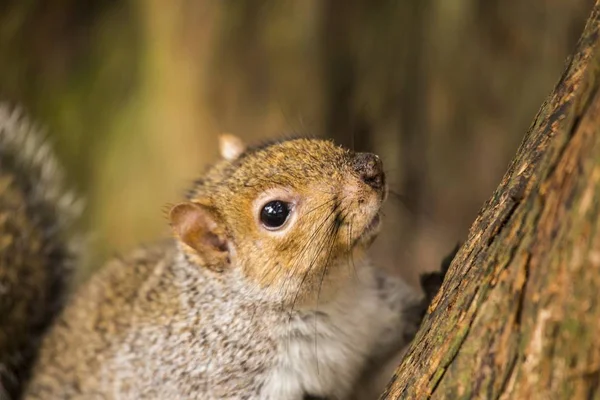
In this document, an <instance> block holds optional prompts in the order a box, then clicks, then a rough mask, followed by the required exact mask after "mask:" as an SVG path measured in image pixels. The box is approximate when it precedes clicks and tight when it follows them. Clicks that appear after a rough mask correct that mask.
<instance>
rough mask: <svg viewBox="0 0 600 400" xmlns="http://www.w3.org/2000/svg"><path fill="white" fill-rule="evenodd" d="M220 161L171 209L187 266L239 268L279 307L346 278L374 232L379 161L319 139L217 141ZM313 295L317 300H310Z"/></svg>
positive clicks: (381, 182)
mask: <svg viewBox="0 0 600 400" xmlns="http://www.w3.org/2000/svg"><path fill="white" fill-rule="evenodd" d="M220 147H221V155H222V160H220V161H219V162H218V163H217V164H215V165H214V166H212V168H210V169H209V170H208V171H207V173H206V174H205V176H204V177H203V178H202V179H200V180H198V181H197V183H196V185H195V187H194V188H193V189H192V190H191V191H190V194H189V196H188V197H189V198H188V201H186V202H183V203H180V204H178V205H176V206H174V207H173V208H172V209H171V211H170V221H171V226H172V228H173V230H174V233H175V235H176V237H177V238H178V239H179V241H180V242H181V243H182V245H183V246H182V248H183V250H184V252H185V254H186V255H187V256H188V258H189V259H191V260H193V261H194V262H195V264H197V265H198V266H199V267H206V268H210V269H212V270H215V271H219V272H222V273H225V272H226V271H227V270H230V269H239V270H240V271H241V272H242V273H243V275H244V276H245V277H247V278H248V280H250V281H251V282H253V283H254V284H256V285H258V287H260V288H261V291H262V292H263V293H270V294H272V295H273V296H275V297H278V299H277V300H278V301H280V302H283V303H285V302H293V303H294V304H297V302H298V301H299V302H303V301H306V300H308V299H310V298H311V297H312V298H314V296H315V295H318V296H321V300H323V296H322V293H321V292H322V290H323V295H324V294H325V293H326V292H327V290H326V289H327V288H326V287H323V285H324V281H325V282H326V283H325V286H328V287H329V286H332V285H333V286H335V284H342V283H343V282H344V281H345V279H346V278H350V277H352V276H353V274H354V273H355V271H352V268H353V267H352V263H355V262H358V261H359V259H360V258H361V257H362V255H363V253H364V250H365V249H366V248H367V247H368V246H369V245H370V244H371V243H372V241H373V239H374V238H375V236H376V234H377V232H378V229H379V225H380V217H379V216H380V208H381V205H382V203H383V201H384V200H385V198H386V196H387V187H386V183H385V175H384V172H383V168H382V163H381V161H380V159H379V157H378V156H376V155H374V154H370V153H355V152H353V151H350V150H347V149H344V148H342V147H340V146H337V145H335V144H334V143H332V142H331V141H328V140H321V139H290V140H285V141H281V142H275V143H271V144H268V145H263V146H258V147H254V148H246V147H245V145H244V144H243V143H242V141H241V140H240V139H238V138H236V137H234V136H231V135H224V136H222V137H221V141H220ZM317 293H318V294H317Z"/></svg>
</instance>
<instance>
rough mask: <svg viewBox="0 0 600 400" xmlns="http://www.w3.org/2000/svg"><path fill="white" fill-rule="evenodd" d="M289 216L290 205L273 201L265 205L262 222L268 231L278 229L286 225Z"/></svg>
mask: <svg viewBox="0 0 600 400" xmlns="http://www.w3.org/2000/svg"><path fill="white" fill-rule="evenodd" d="M289 215H290V204H289V203H286V202H285V201H281V200H273V201H270V202H268V203H267V204H265V205H264V206H263V208H262V210H261V211H260V222H262V224H263V226H264V227H265V228H267V229H277V228H279V227H281V226H282V225H283V224H285V221H287V218H288V216H289Z"/></svg>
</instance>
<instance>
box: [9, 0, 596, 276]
mask: <svg viewBox="0 0 600 400" xmlns="http://www.w3.org/2000/svg"><path fill="white" fill-rule="evenodd" d="M591 5H592V0H570V1H568V2H567V1H564V0H405V1H393V0H372V1H367V0H360V1H359V0H347V1H344V2H341V1H334V0H329V1H319V0H296V1H291V0H260V1H258V0H257V1H246V2H222V1H209V0H205V1H195V2H192V1H185V0H172V1H169V2H167V1H161V0H121V1H119V0H94V1H86V2H83V1H77V0H46V1H42V0H3V2H2V3H1V4H0V98H2V99H5V100H9V101H12V102H14V103H18V104H21V105H22V106H23V107H24V108H26V109H27V110H28V111H29V112H30V113H31V114H33V115H34V116H35V117H36V118H37V120H38V121H40V122H42V123H43V124H44V125H45V126H47V127H48V130H49V132H50V134H51V136H52V138H53V140H54V141H55V142H56V144H57V147H58V150H59V152H60V155H61V157H62V158H63V159H64V160H65V163H66V165H67V167H68V171H69V173H70V176H71V177H72V178H73V181H74V182H75V184H76V185H77V186H78V187H79V188H80V190H81V191H82V192H84V193H85V194H86V196H87V197H88V199H89V213H88V220H87V224H88V225H90V226H91V227H92V229H93V232H95V239H94V241H93V244H94V248H95V249H96V250H97V251H96V258H104V257H106V256H107V255H108V254H110V253H113V252H114V251H123V250H125V249H126V248H128V247H130V246H132V245H134V244H137V243H139V242H141V241H146V240H151V239H153V238H155V237H157V236H158V235H161V234H165V233H166V229H165V227H166V223H165V221H164V219H163V218H162V212H161V207H162V206H163V205H164V204H165V203H167V202H173V201H177V199H178V197H179V195H180V194H181V193H182V192H183V190H184V189H185V188H186V186H187V184H188V182H190V181H191V180H192V179H193V178H194V177H195V176H197V175H198V174H199V173H201V171H202V170H203V168H204V166H205V165H206V164H207V163H210V162H211V161H212V160H214V158H215V157H216V135H217V134H218V133H220V132H223V131H228V132H232V133H235V134H238V135H240V136H242V137H244V138H246V139H247V140H257V139H259V138H265V137H272V136H277V135H281V134H285V133H290V132H295V133H303V134H310V135H318V136H328V137H333V138H335V139H336V140H337V141H338V142H340V143H343V144H345V145H347V146H351V147H353V148H356V149H357V150H371V151H376V152H378V153H380V154H381V155H382V156H383V158H384V162H385V164H386V167H387V170H388V176H389V181H390V183H391V188H392V190H393V191H394V193H396V194H394V195H392V196H391V197H390V201H389V204H388V207H387V210H386V220H387V221H386V228H385V229H386V230H387V231H388V232H387V234H385V233H384V235H382V237H381V239H380V240H379V241H378V242H377V243H376V246H375V249H374V253H375V254H374V255H375V257H376V259H377V260H378V261H379V262H381V263H382V264H383V265H386V266H389V267H397V265H396V264H397V263H398V261H397V260H402V262H401V264H402V268H404V272H405V273H406V274H408V276H409V277H412V278H414V277H415V276H416V271H418V270H423V269H434V268H437V266H438V264H439V260H440V259H441V258H442V256H443V254H444V252H447V251H448V250H449V249H450V248H451V247H452V246H453V244H454V243H455V242H456V241H458V240H460V239H462V238H464V237H465V235H466V230H467V229H468V227H469V224H470V223H471V221H472V220H473V218H474V217H475V215H476V213H477V211H478V209H479V207H480V206H481V204H482V203H483V201H485V200H486V199H487V197H488V196H489V195H490V194H491V192H492V190H493V189H494V188H495V186H496V185H497V183H498V182H499V180H500V178H501V176H502V174H503V173H504V170H505V168H506V166H507V164H508V162H509V160H510V159H511V157H512V155H513V154H514V153H515V151H516V148H517V146H518V144H519V142H520V140H521V139H522V137H523V135H524V134H525V133H526V131H527V127H528V125H529V124H530V122H531V121H532V119H533V117H534V115H535V112H536V110H537V108H538V107H539V105H540V104H541V103H542V101H543V100H544V97H545V95H546V94H547V93H548V92H549V91H550V89H551V88H552V85H553V84H554V83H555V82H556V81H557V80H558V78H559V76H560V74H561V72H562V69H563V66H564V62H565V58H566V57H567V55H568V54H569V53H570V51H571V50H572V49H573V48H574V44H575V41H576V40H577V37H578V36H579V33H580V32H581V30H582V29H583V24H584V22H585V18H586V17H587V14H588V12H589V11H590V10H591Z"/></svg>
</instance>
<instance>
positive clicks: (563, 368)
mask: <svg viewBox="0 0 600 400" xmlns="http://www.w3.org/2000/svg"><path fill="white" fill-rule="evenodd" d="M599 32H600V0H598V1H597V3H596V5H595V6H594V9H593V11H592V14H591V16H590V18H589V20H588V23H587V25H586V28H585V31H584V33H583V35H582V37H581V39H580V41H579V43H578V46H577V49H576V52H575V54H574V56H573V57H572V58H571V60H570V62H569V64H568V66H567V68H566V71H565V73H564V75H563V77H562V78H561V79H560V81H559V83H558V84H557V86H556V87H555V89H554V91H553V93H552V94H551V95H550V96H549V98H548V99H547V101H546V102H545V103H544V104H543V105H542V107H541V109H540V111H539V112H538V115H537V116H536V118H535V120H534V122H533V124H532V126H531V128H530V130H529V132H528V134H527V135H526V137H525V139H524V141H523V143H522V145H521V147H520V148H519V150H518V153H517V155H516V156H515V158H514V160H513V161H512V163H511V164H510V166H509V169H508V172H507V173H506V175H505V176H504V178H503V180H502V182H501V183H500V185H499V187H498V188H497V189H496V191H495V193H494V194H493V196H492V198H491V199H490V200H489V201H488V202H487V203H486V204H485V205H484V207H483V209H482V210H481V212H480V214H479V216H478V217H477V219H476V221H475V222H474V223H473V225H472V227H471V230H470V233H469V238H468V240H467V241H466V242H465V244H464V245H463V246H462V248H461V249H460V250H459V252H458V254H457V256H456V257H455V259H454V261H453V263H452V266H451V267H450V270H449V272H448V274H447V276H446V279H445V282H444V284H443V285H442V289H441V291H440V293H439V294H438V296H437V297H436V298H435V299H434V301H433V303H432V305H431V306H430V309H429V311H428V314H427V316H426V318H425V320H424V322H423V325H422V327H421V329H420V331H419V333H418V334H417V337H416V338H415V340H414V342H413V344H412V345H411V347H410V349H409V351H408V353H407V356H406V357H405V359H404V360H403V362H402V364H401V365H400V366H399V367H398V369H397V371H396V373H395V374H394V376H393V378H392V381H391V383H390V385H389V386H388V389H387V390H386V392H385V393H384V394H383V395H382V399H426V398H432V399H442V398H445V399H463V398H486V399H534V398H540V399H592V398H600V339H599V338H598V337H597V336H599V335H600V91H599V90H598V88H599V86H600V37H599Z"/></svg>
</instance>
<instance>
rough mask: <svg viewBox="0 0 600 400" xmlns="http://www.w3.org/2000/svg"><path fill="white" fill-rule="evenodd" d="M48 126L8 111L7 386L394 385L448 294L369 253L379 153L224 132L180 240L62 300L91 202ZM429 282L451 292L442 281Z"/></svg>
mask: <svg viewBox="0 0 600 400" xmlns="http://www.w3.org/2000/svg"><path fill="white" fill-rule="evenodd" d="M34 133H35V132H32V131H31V129H29V126H28V124H27V122H26V121H24V119H23V118H22V117H20V116H19V115H18V114H15V113H11V112H10V111H8V110H7V109H3V108H0V146H1V147H0V279H1V281H0V284H1V286H0V288H4V287H8V290H5V289H4V290H2V291H0V379H1V380H0V390H2V391H1V392H0V398H18V397H19V396H20V395H21V392H23V397H24V398H26V399H51V398H86V399H88V398H202V399H277V400H288V399H289V400H303V399H317V398H318V399H330V400H334V399H340V400H341V399H373V398H377V396H378V394H379V393H380V392H381V391H382V390H383V389H384V388H383V387H382V385H384V384H385V380H387V378H388V377H389V376H391V373H392V371H393V368H394V366H395V364H396V362H397V360H398V356H399V355H401V354H402V351H403V349H404V348H405V347H406V345H407V344H408V343H409V342H410V340H411V339H412V337H413V336H414V334H415V332H416V330H417V329H418V326H419V324H420V321H421V318H422V315H423V313H424V311H425V309H426V307H427V305H428V302H429V300H430V298H431V296H430V294H427V295H426V296H425V297H423V296H422V295H421V294H419V293H418V292H417V291H415V290H414V289H412V288H411V287H409V286H408V285H407V284H406V283H404V282H403V281H402V280H401V279H399V278H396V277H392V276H389V275H387V274H386V273H385V272H384V271H383V270H381V269H379V268H376V267H375V266H373V265H372V264H371V263H370V262H369V261H368V258H367V256H366V254H365V252H366V250H367V249H368V247H369V246H370V244H371V243H372V241H373V240H374V239H375V237H376V236H377V233H378V229H379V226H380V223H381V217H380V208H381V205H382V204H383V202H384V201H385V199H386V196H387V186H386V182H385V174H384V173H383V168H382V163H381V160H380V159H379V157H377V156H376V155H374V154H370V153H355V152H353V151H350V150H347V149H344V148H342V147H339V146H336V145H335V144H333V143H332V142H331V141H327V140H321V139H302V138H299V139H290V140H283V141H275V142H272V143H268V144H265V145H261V146H256V147H246V146H245V145H244V144H243V143H242V142H241V141H240V140H239V139H238V138H236V137H234V136H231V135H224V136H222V137H221V141H220V149H221V155H222V159H221V160H220V161H219V162H218V163H216V164H215V165H213V166H212V167H211V168H210V169H209V170H208V172H206V173H205V175H204V176H203V177H202V179H200V180H198V181H197V182H196V184H195V185H194V187H193V188H192V190H191V191H190V192H189V194H188V197H187V199H185V200H184V201H182V202H181V203H179V204H177V205H174V206H173V207H171V209H170V211H169V215H168V218H169V222H170V225H171V227H172V230H173V233H174V238H173V239H166V240H164V241H162V242H159V243H156V244H153V245H149V246H145V247H140V248H139V249H137V250H135V251H133V252H132V253H131V254H130V255H128V256H126V257H123V258H119V259H115V260H112V261H111V262H109V263H108V265H106V266H105V267H104V268H103V269H101V270H100V271H99V272H98V273H97V274H96V275H95V276H94V277H92V278H91V279H90V281H89V282H87V283H86V284H84V285H83V286H82V287H81V288H79V289H78V290H77V291H75V292H74V293H73V295H72V296H69V299H68V301H67V302H66V305H65V307H64V310H63V309H62V308H63V307H62V304H63V299H64V297H65V293H67V288H68V286H69V285H68V281H69V276H70V272H71V271H72V270H73V268H74V262H75V260H76V256H77V253H78V250H77V246H76V245H75V244H74V241H73V240H72V239H71V238H72V237H73V236H69V234H68V233H69V231H70V230H71V226H72V224H73V221H75V220H76V217H77V214H78V210H77V208H78V207H77V206H76V202H74V201H73V200H72V196H69V195H64V194H63V193H64V189H63V183H62V177H61V173H60V171H59V168H58V166H57V165H56V162H55V161H54V158H53V156H52V155H51V154H50V152H49V151H48V148H47V146H45V145H42V144H40V143H39V140H38V139H36V138H35V137H34ZM28 141H30V142H28ZM22 143H29V144H28V145H26V146H23V145H22ZM27 146H29V147H27ZM6 182H8V183H6ZM3 188H8V190H6V189H3ZM19 213H22V214H23V215H22V216H21V215H20V214H19ZM75 237H76V236H75ZM6 238H8V239H6ZM17 242H18V243H20V244H19V245H18V246H17V245H13V246H12V247H11V243H17ZM6 243H8V246H7V245H6ZM29 260H31V262H30V261H29ZM5 281H6V282H7V283H8V285H6V284H5ZM427 282H429V284H428V288H429V291H430V292H431V291H437V287H439V282H440V280H439V279H437V280H436V279H433V280H432V279H431V277H428V278H427ZM432 282H433V284H432ZM436 282H437V283H436ZM436 285H437V286H436ZM432 287H433V289H432ZM382 377H383V379H382Z"/></svg>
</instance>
